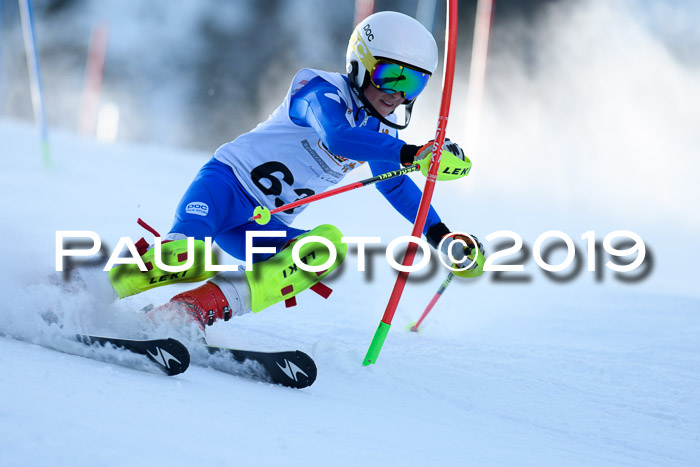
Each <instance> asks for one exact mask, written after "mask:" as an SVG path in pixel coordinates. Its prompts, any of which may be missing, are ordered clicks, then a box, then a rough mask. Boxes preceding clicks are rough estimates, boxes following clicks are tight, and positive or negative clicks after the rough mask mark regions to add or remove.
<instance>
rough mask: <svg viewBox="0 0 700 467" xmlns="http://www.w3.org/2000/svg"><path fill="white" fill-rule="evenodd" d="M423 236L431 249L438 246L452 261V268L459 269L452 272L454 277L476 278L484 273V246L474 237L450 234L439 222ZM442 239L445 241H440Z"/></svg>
mask: <svg viewBox="0 0 700 467" xmlns="http://www.w3.org/2000/svg"><path fill="white" fill-rule="evenodd" d="M425 236H426V238H427V240H428V243H429V244H430V245H431V246H432V247H433V248H438V246H439V247H440V251H441V252H442V253H443V254H445V255H447V257H448V258H452V259H453V260H454V262H453V263H452V267H453V268H455V269H459V270H458V271H453V272H454V274H455V275H456V276H460V277H476V276H480V275H481V274H482V273H483V272H484V263H485V262H486V254H485V250H484V246H483V245H482V244H481V242H480V241H479V239H478V238H477V237H476V236H475V235H469V236H466V235H462V234H459V233H457V234H455V233H452V232H450V229H448V228H447V226H446V225H445V224H443V223H442V222H440V223H438V224H434V225H432V226H431V227H430V228H429V229H428V232H427V233H426V235H425ZM443 238H444V239H445V241H442V240H443ZM440 242H442V244H441V243H440Z"/></svg>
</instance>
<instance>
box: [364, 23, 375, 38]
mask: <svg viewBox="0 0 700 467" xmlns="http://www.w3.org/2000/svg"><path fill="white" fill-rule="evenodd" d="M364 30H365V36H367V40H368V41H370V42H372V39H374V34H372V28H370V27H369V23H368V24H366V25H365V27H364Z"/></svg>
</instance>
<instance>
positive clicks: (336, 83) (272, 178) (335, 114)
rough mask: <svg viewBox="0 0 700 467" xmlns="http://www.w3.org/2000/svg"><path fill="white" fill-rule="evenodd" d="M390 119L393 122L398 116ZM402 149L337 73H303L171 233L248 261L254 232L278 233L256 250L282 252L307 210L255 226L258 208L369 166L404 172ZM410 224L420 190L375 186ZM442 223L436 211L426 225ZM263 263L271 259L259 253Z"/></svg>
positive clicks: (207, 173)
mask: <svg viewBox="0 0 700 467" xmlns="http://www.w3.org/2000/svg"><path fill="white" fill-rule="evenodd" d="M389 118H395V116H394V115H392V116H390V117H389ZM404 144H405V143H404V142H403V141H401V140H400V139H398V137H397V132H396V130H395V129H393V128H390V127H388V126H386V125H384V124H382V123H381V122H380V121H379V120H378V119H376V118H373V117H370V116H369V114H368V113H367V112H366V110H365V109H364V108H362V106H361V105H358V102H357V101H356V99H355V96H353V94H352V91H351V90H350V87H349V84H348V81H347V78H346V77H345V76H344V75H341V74H339V73H328V72H324V71H319V70H310V69H304V70H301V71H300V72H298V73H297V74H296V76H295V77H294V79H293V81H292V85H291V87H290V89H289V91H288V93H287V96H286V98H285V100H284V102H283V103H282V104H281V105H280V106H279V107H278V108H277V109H276V110H275V111H274V112H273V113H272V115H270V117H269V118H268V119H267V120H266V121H264V122H262V123H260V124H259V125H258V126H257V127H256V128H255V129H253V130H252V131H250V132H248V133H245V134H243V135H241V136H239V137H238V138H236V139H235V140H234V141H231V142H229V143H226V144H224V145H222V146H221V147H220V148H218V149H217V150H216V152H215V154H214V157H213V158H212V159H211V160H210V161H209V162H208V163H207V164H205V165H204V167H202V169H201V170H200V171H199V173H198V174H197V176H196V177H195V179H194V181H193V182H192V184H191V185H190V186H189V188H188V189H187V191H186V192H185V194H184V196H183V198H182V200H181V201H180V204H179V205H178V208H177V211H176V215H175V222H174V225H173V227H172V229H171V230H170V233H171V234H183V235H185V236H188V237H195V238H197V239H200V240H203V239H204V238H205V237H212V238H213V240H214V241H215V242H216V243H217V244H218V245H219V247H221V248H222V249H223V250H224V251H226V252H227V253H228V254H230V255H231V256H233V257H235V258H238V259H241V260H243V259H245V237H246V231H249V230H258V231H259V230H281V231H286V232H287V235H286V237H284V238H283V237H274V238H270V237H259V238H256V240H255V245H256V246H274V247H276V248H277V250H278V251H279V249H280V248H281V247H282V246H283V245H284V244H285V243H287V241H288V240H290V239H292V238H294V237H296V236H298V235H300V234H302V233H304V232H306V230H300V229H296V228H293V227H291V223H292V221H293V219H294V217H296V216H297V215H298V214H299V213H300V212H301V211H303V210H304V209H306V207H307V206H308V205H304V206H300V207H297V208H294V209H290V210H287V211H284V212H281V213H279V214H277V215H275V216H272V220H271V221H270V222H269V223H268V224H266V225H259V224H257V223H255V222H250V221H248V219H249V218H250V217H251V216H252V213H253V210H254V208H255V207H256V206H259V205H261V206H266V207H267V208H269V209H270V210H272V209H275V208H277V207H279V206H282V205H284V204H287V203H290V202H292V201H295V200H297V199H300V198H303V197H306V196H310V195H313V194H315V193H320V192H322V191H324V190H326V189H327V188H329V187H331V186H334V185H337V184H338V183H339V182H340V181H341V180H342V179H343V178H344V176H345V174H346V173H348V172H349V171H351V170H353V169H355V168H357V167H359V166H361V165H362V164H364V163H365V162H368V163H369V166H370V169H371V171H372V173H373V174H374V175H378V174H382V173H386V172H390V171H392V170H396V169H398V168H399V167H400V163H399V161H400V150H401V147H402V146H403V145H404ZM376 186H377V188H378V189H379V191H380V192H381V193H382V195H384V197H385V198H386V199H387V200H388V201H389V202H390V203H391V205H392V206H393V207H394V208H395V209H396V210H397V211H398V212H399V213H401V214H402V215H403V216H404V217H405V218H406V219H408V220H409V221H410V222H413V220H414V219H415V216H416V213H417V211H418V205H419V204H420V198H421V195H422V193H421V191H420V189H419V188H418V187H417V186H416V184H415V183H414V182H413V181H412V180H411V179H410V178H408V177H407V176H401V177H397V178H393V179H388V180H385V181H382V182H379V183H377V184H376ZM439 222H440V218H439V216H438V215H437V213H436V212H435V210H434V209H433V208H432V207H431V208H430V211H429V213H428V218H427V221H426V224H425V229H424V233H425V232H427V230H428V228H429V227H430V226H432V225H434V224H437V223H439ZM255 256H256V257H254V260H255V261H261V260H263V259H266V258H267V257H269V256H271V255H255Z"/></svg>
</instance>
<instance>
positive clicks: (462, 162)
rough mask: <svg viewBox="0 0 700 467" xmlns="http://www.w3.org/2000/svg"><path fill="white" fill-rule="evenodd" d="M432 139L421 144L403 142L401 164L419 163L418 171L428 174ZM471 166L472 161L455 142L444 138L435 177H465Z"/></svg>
mask: <svg viewBox="0 0 700 467" xmlns="http://www.w3.org/2000/svg"><path fill="white" fill-rule="evenodd" d="M433 143H434V140H433V141H429V142H427V143H426V144H424V145H423V146H416V145H414V144H405V145H403V146H402V147H401V154H400V156H401V165H403V166H405V167H408V166H411V165H413V164H419V165H420V171H421V173H422V174H423V175H424V176H426V177H427V176H428V169H429V168H430V158H431V157H432V155H433ZM471 168H472V162H471V161H470V160H469V158H468V157H467V156H466V155H465V154H464V151H463V150H462V148H460V147H459V145H458V144H457V143H453V142H452V141H450V140H449V139H445V143H444V144H443V150H442V156H441V158H440V167H439V168H438V173H437V179H438V180H440V181H442V180H456V179H458V178H462V177H466V176H467V175H468V174H469V171H470V170H471Z"/></svg>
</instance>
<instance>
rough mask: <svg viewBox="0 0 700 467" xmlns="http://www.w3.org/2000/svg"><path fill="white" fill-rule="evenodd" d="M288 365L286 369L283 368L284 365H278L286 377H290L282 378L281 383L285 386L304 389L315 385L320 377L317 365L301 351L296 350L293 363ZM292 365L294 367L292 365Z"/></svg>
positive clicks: (288, 362)
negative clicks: (317, 377) (318, 376)
mask: <svg viewBox="0 0 700 467" xmlns="http://www.w3.org/2000/svg"><path fill="white" fill-rule="evenodd" d="M286 363H287V367H286V368H285V367H284V366H283V365H284V363H283V364H282V365H279V364H278V367H279V368H280V370H282V371H283V372H284V373H285V376H288V378H282V379H281V380H280V381H279V382H280V383H281V384H282V385H283V386H287V387H291V388H296V389H303V388H307V387H309V386H311V385H312V384H314V381H316V376H317V375H318V369H317V368H316V363H315V362H314V360H313V359H312V358H311V357H310V356H309V355H307V354H306V353H304V352H302V351H301V350H296V351H295V352H294V358H293V359H292V361H287V362H286ZM290 363H293V364H294V365H290Z"/></svg>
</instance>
